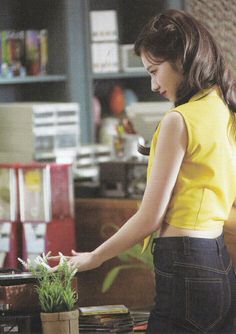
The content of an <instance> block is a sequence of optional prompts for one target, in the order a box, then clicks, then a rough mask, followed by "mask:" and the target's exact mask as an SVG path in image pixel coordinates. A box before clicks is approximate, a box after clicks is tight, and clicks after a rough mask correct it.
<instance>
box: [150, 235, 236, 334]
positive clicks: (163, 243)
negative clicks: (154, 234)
mask: <svg viewBox="0 0 236 334" xmlns="http://www.w3.org/2000/svg"><path fill="white" fill-rule="evenodd" d="M152 253H153V260H154V266H155V275H156V297H155V306H154V308H153V310H152V311H151V313H150V318H149V322H148V328H147V331H146V333H147V334H151V333H152V334H168V333H169V334H180V333H181V334H187V333H221V334H227V333H233V318H234V315H235V304H236V276H235V273H234V270H233V267H232V261H231V259H230V257H229V255H228V252H227V249H226V246H225V244H224V237H223V235H221V236H220V237H218V238H217V239H203V238H190V237H162V238H156V239H154V241H153V244H152Z"/></svg>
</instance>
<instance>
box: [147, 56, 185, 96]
mask: <svg viewBox="0 0 236 334" xmlns="http://www.w3.org/2000/svg"><path fill="white" fill-rule="evenodd" d="M141 59H142V62H143V66H144V68H145V69H146V71H147V72H148V73H149V74H150V76H151V89H152V91H153V92H157V93H159V94H161V95H162V96H164V97H165V98H166V99H168V100H169V101H171V102H175V101H176V92H177V89H178V87H179V85H180V84H181V82H182V81H183V74H182V68H181V65H180V64H178V63H176V64H175V65H173V64H172V63H170V62H168V61H165V60H163V59H157V58H156V60H155V62H154V61H153V57H152V58H151V59H150V57H148V56H147V55H146V54H145V53H144V52H143V53H142V54H141Z"/></svg>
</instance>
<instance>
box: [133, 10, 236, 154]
mask: <svg viewBox="0 0 236 334" xmlns="http://www.w3.org/2000/svg"><path fill="white" fill-rule="evenodd" d="M134 51H135V53H136V55H138V56H140V55H141V53H142V52H144V53H145V54H146V55H147V56H148V57H149V59H150V61H152V62H153V63H154V64H155V59H157V58H159V59H160V58H161V59H163V60H165V61H169V62H170V63H171V64H173V65H175V64H176V61H177V60H178V61H180V63H181V65H182V69H183V76H184V79H183V81H182V83H181V85H180V86H179V87H178V89H177V92H176V97H177V98H176V101H175V106H178V105H180V104H183V103H186V102H188V101H189V99H190V98H191V97H192V96H193V95H195V94H196V93H197V92H199V91H200V90H202V89H205V88H209V87H212V86H214V85H217V86H218V87H219V88H220V90H221V93H222V97H223V99H224V101H225V103H226V104H227V105H228V107H229V109H230V110H231V111H232V113H236V81H235V79H234V78H233V77H232V75H231V72H230V70H229V69H228V67H227V66H226V63H225V59H224V56H223V53H222V50H221V49H220V47H219V46H218V45H217V43H216V41H215V39H214V38H213V36H212V35H211V34H210V32H209V31H208V30H207V29H206V27H205V26H204V25H203V24H202V23H200V22H199V21H198V20H196V19H195V18H194V17H193V16H192V15H190V14H189V13H186V12H184V11H180V10H174V9H170V10H166V11H164V12H162V13H161V14H159V15H156V16H154V17H153V18H152V19H151V20H150V21H149V22H148V23H147V24H146V25H145V26H144V27H143V29H142V31H141V32H140V34H139V35H138V37H137V39H136V42H135V45H134ZM139 151H140V153H143V154H147V153H148V151H149V150H148V149H146V148H145V147H143V148H142V146H140V148H139Z"/></svg>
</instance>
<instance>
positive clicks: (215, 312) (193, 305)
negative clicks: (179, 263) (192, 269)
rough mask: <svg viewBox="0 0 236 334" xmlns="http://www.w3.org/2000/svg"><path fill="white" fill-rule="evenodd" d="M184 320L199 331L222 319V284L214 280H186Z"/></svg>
mask: <svg viewBox="0 0 236 334" xmlns="http://www.w3.org/2000/svg"><path fill="white" fill-rule="evenodd" d="M185 284H186V320H187V321H188V322H190V323H191V324H192V325H194V326H195V327H196V328H198V329H200V330H209V329H211V328H213V327H214V326H215V325H216V324H217V323H218V322H219V321H220V320H221V319H222V310H223V308H224V305H223V303H224V301H223V282H222V280H221V279H220V278H219V279H214V278H208V279H207V278H204V279H201V278H186V279H185Z"/></svg>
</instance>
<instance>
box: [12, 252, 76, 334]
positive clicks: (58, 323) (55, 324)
mask: <svg viewBox="0 0 236 334" xmlns="http://www.w3.org/2000/svg"><path fill="white" fill-rule="evenodd" d="M48 257H49V254H47V255H44V254H43V255H42V256H37V257H36V258H35V260H34V261H33V262H32V261H30V260H29V259H28V260H27V262H24V261H23V260H21V259H19V261H20V262H21V263H22V264H23V266H24V267H25V269H27V270H28V271H30V272H31V273H32V274H33V275H34V276H35V278H36V279H37V284H36V291H37V294H38V299H39V304H40V308H41V313H40V317H41V322H42V328H43V333H44V334H54V333H63V334H78V333H79V312H78V309H77V300H78V296H77V293H76V290H75V289H74V288H73V279H74V276H75V274H76V272H77V270H76V269H72V268H71V267H70V265H69V264H68V262H67V261H66V259H65V257H64V256H63V254H60V262H59V265H58V266H57V270H56V271H54V270H52V268H51V267H50V266H49V264H48Z"/></svg>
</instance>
